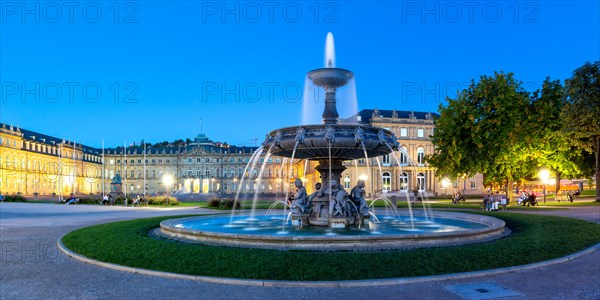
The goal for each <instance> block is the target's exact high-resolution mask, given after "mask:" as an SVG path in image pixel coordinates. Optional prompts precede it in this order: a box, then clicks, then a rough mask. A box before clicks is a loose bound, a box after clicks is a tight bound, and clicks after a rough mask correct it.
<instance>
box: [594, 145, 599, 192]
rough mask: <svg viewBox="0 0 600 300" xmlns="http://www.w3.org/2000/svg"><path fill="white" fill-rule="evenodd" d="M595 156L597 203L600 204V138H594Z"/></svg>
mask: <svg viewBox="0 0 600 300" xmlns="http://www.w3.org/2000/svg"><path fill="white" fill-rule="evenodd" d="M594 154H595V156H596V201H598V202H600V159H598V156H599V155H600V136H597V137H595V138H594Z"/></svg>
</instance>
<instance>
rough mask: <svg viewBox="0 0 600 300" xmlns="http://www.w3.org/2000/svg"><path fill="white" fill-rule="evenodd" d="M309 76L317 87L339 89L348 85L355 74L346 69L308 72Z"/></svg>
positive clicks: (325, 69) (324, 69) (322, 69)
mask: <svg viewBox="0 0 600 300" xmlns="http://www.w3.org/2000/svg"><path fill="white" fill-rule="evenodd" d="M307 76H308V79H310V80H311V81H312V82H313V83H314V84H315V85H317V86H322V87H329V88H338V87H341V86H344V85H346V83H348V81H349V80H350V79H352V78H353V77H354V74H352V72H351V71H348V70H346V69H340V68H321V69H316V70H312V71H310V72H308V74H307Z"/></svg>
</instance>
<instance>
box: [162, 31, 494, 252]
mask: <svg viewBox="0 0 600 300" xmlns="http://www.w3.org/2000/svg"><path fill="white" fill-rule="evenodd" d="M333 49H334V47H333V35H332V34H331V33H328V35H327V39H326V51H325V53H326V55H325V66H324V68H320V69H315V70H312V71H310V72H308V74H307V78H308V79H309V80H310V81H311V82H312V83H313V84H314V85H316V86H318V87H320V88H322V89H323V90H324V91H325V107H324V110H323V113H322V124H318V125H303V126H293V127H287V128H280V129H276V130H273V131H272V132H270V133H269V134H267V136H266V138H265V141H264V142H263V144H262V148H259V149H258V151H257V152H256V153H255V157H256V158H257V159H258V157H260V155H261V153H262V152H265V153H266V157H267V158H268V156H270V155H274V156H280V157H285V158H289V159H290V162H292V161H293V160H294V159H301V160H311V161H316V162H318V165H317V167H316V168H315V169H316V170H317V171H318V172H319V174H320V179H321V182H320V183H318V185H317V186H316V189H315V192H313V193H312V194H310V195H308V194H307V192H306V188H305V187H304V186H303V182H302V180H300V179H296V180H295V181H294V185H295V187H296V191H297V192H296V194H295V195H293V196H292V197H290V199H289V201H290V204H289V209H290V213H289V214H287V213H285V212H286V210H284V214H283V215H279V216H268V217H267V218H265V220H263V221H261V222H257V220H258V219H257V218H256V217H255V212H254V205H253V210H252V213H251V215H250V216H244V215H236V216H231V217H198V218H191V219H190V218H185V219H175V220H166V221H163V222H162V223H161V228H160V230H159V231H158V233H159V234H160V235H163V236H167V237H171V238H178V239H184V240H187V241H195V242H201V243H207V244H216V245H228V246H243V247H261V248H274V249H304V250H306V249H308V250H328V251H330V250H380V249H398V248H415V247H431V246H444V245H456V244H464V243H473V242H480V241H485V240H489V239H493V238H498V237H500V236H502V235H503V234H504V232H505V231H504V222H503V221H501V220H498V219H495V218H490V217H486V216H476V215H469V214H458V213H441V212H437V213H429V214H427V213H424V214H423V215H418V214H413V212H412V211H410V216H400V215H398V214H397V212H396V211H395V208H394V214H393V217H389V216H388V217H386V218H378V217H377V216H376V215H375V214H374V213H373V212H372V211H371V210H370V207H369V205H367V203H366V201H365V198H364V182H362V181H359V182H358V183H357V184H356V186H355V187H354V188H353V189H352V190H351V192H350V193H347V192H346V191H345V190H344V189H343V188H342V186H341V185H340V178H341V174H342V172H343V171H344V170H345V169H346V167H345V166H344V165H343V164H342V162H344V161H348V160H355V159H358V158H369V157H378V156H382V155H386V154H389V153H391V152H393V151H394V150H397V149H398V147H399V144H398V141H397V139H396V137H395V136H394V134H393V133H392V132H390V131H389V130H386V129H383V128H378V127H373V126H366V125H360V124H340V123H339V122H338V118H339V115H338V112H337V107H336V105H337V99H336V92H337V90H338V89H339V88H340V87H342V86H344V85H346V84H347V83H348V81H349V80H351V79H352V78H353V77H354V74H353V73H352V72H351V71H349V70H346V69H341V68H336V67H335V53H334V51H333ZM253 157H254V156H253ZM265 161H266V159H265ZM252 163H253V162H252V159H251V161H250V162H249V163H248V164H249V165H250V164H252ZM282 166H283V165H282ZM263 167H264V165H263ZM246 168H248V167H246ZM252 168H254V165H253V166H252ZM260 173H261V174H262V168H261V172H260ZM258 180H260V179H258ZM255 200H256V195H255ZM286 200H287V199H286ZM280 203H284V204H287V203H286V202H280ZM286 208H287V206H286ZM271 210H272V209H271V208H270V211H271ZM429 216H433V217H434V218H435V222H432V221H431V220H430V218H429ZM289 223H291V224H289ZM277 224H283V228H282V227H281V226H278V225H277ZM286 226H287V229H286Z"/></svg>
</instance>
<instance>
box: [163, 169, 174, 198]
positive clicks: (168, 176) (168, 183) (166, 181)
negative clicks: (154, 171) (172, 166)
mask: <svg viewBox="0 0 600 300" xmlns="http://www.w3.org/2000/svg"><path fill="white" fill-rule="evenodd" d="M162 182H163V184H164V185H165V186H166V187H167V205H169V190H170V186H171V185H172V184H173V176H172V175H171V174H165V176H163V178H162Z"/></svg>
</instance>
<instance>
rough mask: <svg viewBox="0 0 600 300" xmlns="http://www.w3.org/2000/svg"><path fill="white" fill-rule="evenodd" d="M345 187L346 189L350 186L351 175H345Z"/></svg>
mask: <svg viewBox="0 0 600 300" xmlns="http://www.w3.org/2000/svg"><path fill="white" fill-rule="evenodd" d="M344 188H345V189H349V188H350V176H346V177H344Z"/></svg>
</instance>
